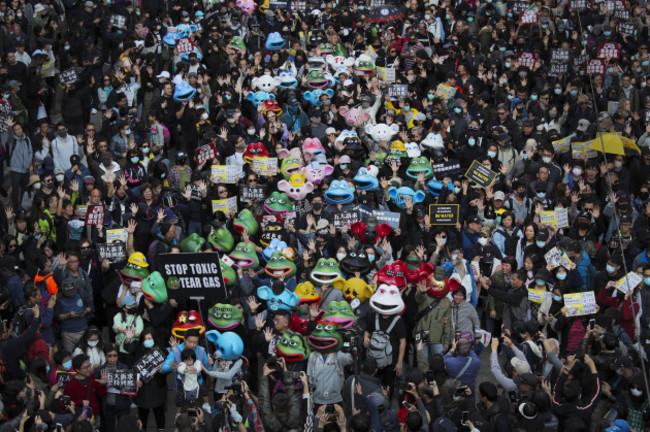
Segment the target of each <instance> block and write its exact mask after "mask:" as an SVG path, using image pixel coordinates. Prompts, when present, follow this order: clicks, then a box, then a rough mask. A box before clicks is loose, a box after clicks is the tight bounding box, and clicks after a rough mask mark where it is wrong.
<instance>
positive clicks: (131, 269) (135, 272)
mask: <svg viewBox="0 0 650 432" xmlns="http://www.w3.org/2000/svg"><path fill="white" fill-rule="evenodd" d="M148 267H149V263H147V259H146V258H145V257H144V255H143V254H142V253H141V252H134V253H132V254H131V256H129V260H128V261H127V263H126V265H125V266H124V268H123V269H122V270H120V280H121V281H122V283H123V284H124V286H126V287H130V286H131V282H134V281H137V282H141V281H142V280H144V278H146V277H147V276H149V270H147V268H148Z"/></svg>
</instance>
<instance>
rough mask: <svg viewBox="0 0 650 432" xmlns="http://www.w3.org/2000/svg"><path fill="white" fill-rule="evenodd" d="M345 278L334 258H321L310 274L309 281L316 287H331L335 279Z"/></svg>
mask: <svg viewBox="0 0 650 432" xmlns="http://www.w3.org/2000/svg"><path fill="white" fill-rule="evenodd" d="M337 277H343V273H341V270H340V269H339V265H338V263H337V262H336V260H335V259H334V258H329V259H327V258H321V259H319V260H318V262H316V266H315V267H314V268H313V270H312V271H311V273H310V274H309V279H310V280H311V281H312V282H313V283H314V285H316V286H321V285H331V284H332V282H333V281H334V279H336V278H337Z"/></svg>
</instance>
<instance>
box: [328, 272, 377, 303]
mask: <svg viewBox="0 0 650 432" xmlns="http://www.w3.org/2000/svg"><path fill="white" fill-rule="evenodd" d="M332 286H333V287H334V288H336V289H337V290H340V291H341V292H343V297H345V299H346V300H347V301H349V302H351V301H353V300H355V299H359V301H360V302H362V303H363V302H364V301H366V300H368V299H369V298H370V297H371V296H372V295H373V294H374V292H375V291H374V290H373V289H372V286H370V285H368V284H367V283H366V281H364V280H363V279H360V278H350V279H348V280H345V279H343V278H338V279H335V280H334V282H333V283H332Z"/></svg>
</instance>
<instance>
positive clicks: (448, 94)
mask: <svg viewBox="0 0 650 432" xmlns="http://www.w3.org/2000/svg"><path fill="white" fill-rule="evenodd" d="M457 90H458V89H457V88H456V87H454V86H450V85H446V84H438V87H437V88H436V97H439V98H442V99H444V100H449V99H452V98H453V97H454V96H455V95H456V91H457Z"/></svg>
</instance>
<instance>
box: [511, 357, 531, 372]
mask: <svg viewBox="0 0 650 432" xmlns="http://www.w3.org/2000/svg"><path fill="white" fill-rule="evenodd" d="M510 365H511V366H512V368H513V369H514V370H515V371H517V374H519V375H523V374H526V373H530V365H529V364H528V362H527V361H526V360H522V359H520V358H518V357H513V358H511V359H510Z"/></svg>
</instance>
